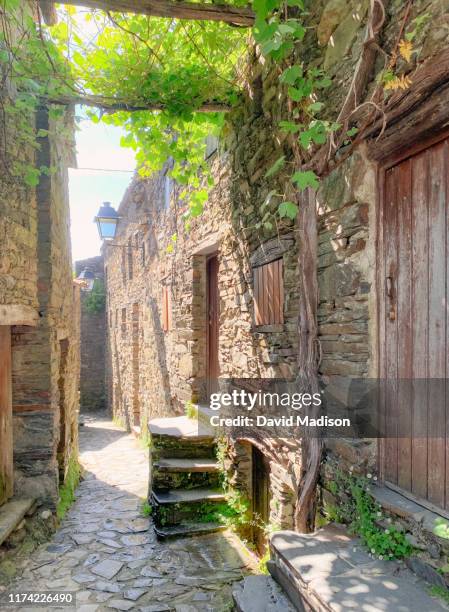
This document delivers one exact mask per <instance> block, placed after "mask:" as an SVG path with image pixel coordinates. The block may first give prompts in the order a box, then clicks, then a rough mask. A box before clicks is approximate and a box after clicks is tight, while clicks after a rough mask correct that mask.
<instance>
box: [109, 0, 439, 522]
mask: <svg viewBox="0 0 449 612" xmlns="http://www.w3.org/2000/svg"><path fill="white" fill-rule="evenodd" d="M309 5H310V6H309V9H310V13H309V23H308V25H309V26H310V28H309V29H308V30H307V35H306V38H305V41H304V43H303V45H304V46H303V49H302V53H303V54H304V57H305V58H306V59H307V61H309V62H312V63H313V65H314V66H316V67H318V68H323V69H324V70H325V71H326V73H327V74H328V75H329V76H330V77H331V78H332V80H333V88H332V96H331V97H330V96H329V97H328V98H327V103H326V109H325V114H326V113H327V115H328V116H329V118H332V119H335V118H336V115H337V114H338V111H339V109H340V107H341V105H342V103H343V100H344V98H345V96H346V93H347V90H348V88H349V87H350V83H351V79H352V78H353V75H354V71H355V67H356V64H357V61H358V60H359V58H360V55H361V50H362V46H363V41H364V37H365V26H364V24H365V23H366V16H367V12H368V9H369V2H368V1H366V2H365V1H363V2H356V1H353V2H349V3H348V2H344V1H343V0H333V1H332V2H324V1H322V2H314V3H309ZM444 7H445V3H444V2H441V1H440V0H435V1H434V2H431V3H430V5H429V4H426V3H425V2H424V1H423V2H416V3H413V7H412V9H411V13H410V16H409V21H411V20H412V19H414V18H415V17H416V16H418V15H421V14H422V13H423V12H429V11H430V13H431V14H433V15H434V16H437V17H438V16H441V19H440V20H438V23H439V24H440V25H439V27H436V28H430V27H429V26H428V25H427V26H425V27H424V28H423V29H422V30H421V31H420V32H419V34H418V35H417V37H416V38H415V39H414V48H415V49H416V54H414V55H413V58H412V62H411V67H410V68H411V70H413V69H414V68H415V66H416V63H417V61H419V62H423V61H426V60H428V59H429V58H431V57H432V56H433V55H434V54H435V53H436V52H437V51H438V50H439V49H441V48H442V47H443V46H444V45H447V39H448V36H449V29H448V27H447V23H446V21H447V20H445V19H444V18H443V17H442V16H443V14H444V10H445V9H444ZM406 10H407V3H406V2H403V1H397V2H393V3H389V4H388V6H387V13H386V24H385V27H384V35H383V41H382V44H383V46H384V48H385V49H386V50H387V52H391V51H392V50H393V49H394V45H395V41H396V40H397V37H398V33H399V28H400V27H401V25H400V24H401V22H402V18H403V17H404V14H405V11H406ZM380 60H381V58H380V57H379V62H378V63H377V64H376V66H375V70H374V73H373V78H372V81H371V83H370V84H369V87H368V91H367V94H366V95H367V96H368V95H369V93H370V92H371V91H372V89H373V87H374V84H375V77H376V74H377V73H378V72H379V71H381V70H382V67H383V65H382V62H381V61H380ZM398 61H399V67H401V64H400V61H401V60H398ZM249 74H250V78H249V79H248V82H247V84H246V90H245V98H244V101H243V103H242V104H241V105H239V106H238V107H237V108H235V109H234V110H233V111H232V112H230V113H228V115H227V123H226V126H225V129H224V133H223V137H222V142H221V144H220V151H219V153H218V154H216V155H215V156H214V157H213V158H212V159H211V160H210V163H212V164H213V169H214V175H215V187H214V188H213V189H212V191H211V194H210V197H209V202H208V204H207V207H206V211H205V213H204V215H203V216H202V217H201V219H199V220H196V221H194V222H193V223H192V227H191V229H190V231H189V232H188V233H186V232H185V231H184V229H183V223H182V219H181V217H182V212H183V204H182V202H180V201H179V199H178V198H177V190H176V187H174V188H173V189H172V196H171V200H170V202H167V201H164V194H165V193H166V192H167V189H166V186H165V184H164V182H165V181H166V180H167V179H166V177H165V176H164V173H161V174H160V175H158V176H156V177H153V178H152V179H149V180H139V179H138V178H137V177H136V179H135V180H134V181H133V183H132V185H131V187H130V188H129V190H128V192H127V194H126V196H125V198H124V200H123V201H122V203H121V205H120V209H119V214H120V215H121V220H120V223H119V229H118V236H117V242H119V243H121V244H123V245H127V246H128V247H133V248H129V249H128V250H127V249H118V248H115V249H114V248H108V247H106V249H107V250H106V252H105V265H106V267H107V271H108V272H107V276H108V287H107V289H108V305H107V309H108V331H109V340H110V342H109V349H110V355H109V359H110V376H111V389H112V395H111V398H110V401H111V406H112V409H113V413H114V414H115V415H116V416H117V417H119V418H122V419H123V420H125V421H127V423H128V424H129V425H133V424H136V423H140V424H141V426H142V427H145V423H146V420H147V419H148V418H152V417H155V416H162V415H171V414H179V413H181V412H183V410H184V407H185V405H186V403H187V402H189V401H193V402H198V401H199V402H200V401H201V400H202V399H204V376H205V373H206V334H205V330H206V305H205V304H206V259H207V257H208V256H209V255H211V254H214V253H216V254H217V256H218V261H219V273H218V293H219V302H220V307H219V311H220V315H219V367H220V376H222V377H227V376H239V377H250V378H258V377H276V376H280V377H288V376H289V375H292V376H294V375H295V373H296V371H297V365H296V363H297V362H296V360H297V342H298V340H297V331H296V329H297V316H298V304H299V300H300V299H301V296H300V295H299V292H298V266H297V255H298V254H297V227H296V224H295V223H293V222H285V221H281V222H279V219H276V223H275V222H274V220H273V219H271V223H262V216H263V215H265V213H266V212H267V210H272V211H273V212H274V211H275V210H276V208H277V206H278V204H279V199H277V198H276V197H271V198H269V194H270V192H271V193H272V192H273V190H275V191H276V192H280V193H284V192H285V193H286V196H287V199H288V196H289V195H291V193H290V192H291V189H292V187H291V184H290V182H289V177H288V175H286V174H284V173H283V172H282V171H281V173H280V174H279V175H278V176H276V177H275V178H273V177H270V178H266V172H267V170H268V169H269V168H270V167H271V166H272V164H273V163H274V162H275V161H276V159H278V158H279V157H280V155H282V154H283V155H285V156H286V158H287V160H289V159H291V152H290V151H289V148H288V146H287V143H286V136H285V134H282V133H281V132H280V131H279V129H278V123H279V121H280V120H281V119H283V118H284V113H283V104H284V99H283V96H282V93H281V92H280V91H279V88H278V76H277V72H276V71H275V70H273V69H272V66H271V65H270V62H268V61H266V60H264V59H263V58H261V57H260V56H259V55H258V53H257V51H256V50H255V51H254V54H253V56H252V57H251V58H250V70H249ZM325 99H326V98H325ZM373 146H374V147H375V146H376V145H373V144H372V143H370V142H368V143H363V144H362V145H360V146H358V147H357V148H356V149H355V151H354V152H353V153H352V155H351V156H350V157H349V158H348V159H347V160H346V161H344V162H343V163H341V164H340V165H339V166H338V167H337V168H336V169H335V170H334V171H333V172H331V173H330V174H329V175H328V176H327V177H326V178H325V179H324V180H323V181H322V184H321V187H320V189H319V191H318V193H317V211H318V224H319V253H318V281H319V312H318V322H319V339H320V344H321V351H322V359H321V364H320V374H321V376H322V377H323V378H326V377H330V376H349V377H366V376H375V375H376V374H377V364H376V310H375V308H376V296H375V291H374V287H375V282H374V281H375V278H374V274H375V255H376V254H375V238H376V231H375V225H376V198H377V186H376V172H377V164H376V163H375V161H374V160H373V157H374V156H373ZM267 198H269V201H268V202H267ZM264 203H265V206H263V212H261V207H262V205H263V204H264ZM174 233H176V234H177V235H178V239H177V241H176V242H175V243H172V242H171V236H172V235H173V234H174ZM273 241H278V242H279V243H281V244H284V245H285V247H286V248H285V249H284V250H283V252H282V259H283V268H284V269H283V279H284V323H283V324H282V325H278V326H268V327H267V328H265V329H262V328H258V327H256V326H255V325H254V298H253V291H254V286H253V273H252V268H253V265H254V263H253V262H254V261H257V260H258V258H259V256H260V253H261V252H262V253H263V252H264V249H265V250H269V249H270V248H271V245H272V244H273ZM169 245H172V247H173V250H172V252H171V253H167V247H168V246H169ZM165 287H168V289H169V295H170V309H169V310H170V317H169V318H170V323H169V325H168V330H166V329H164V327H166V325H165V321H164V320H163V317H162V315H163V299H165V298H164V291H165V289H164V288H165ZM234 442H235V443H234V444H231V448H230V451H229V463H228V468H229V471H230V476H231V479H232V480H233V481H235V482H236V483H240V486H241V488H242V489H246V490H247V491H248V492H250V491H249V489H250V488H251V484H250V482H251V477H250V474H251V461H250V454H249V453H248V449H247V448H246V447H245V446H244V444H245V443H246V442H244V441H242V442H239V441H234ZM252 442H253V443H254V444H255V445H257V446H258V447H259V449H260V450H261V451H262V452H264V453H265V454H266V456H267V457H268V459H269V465H270V493H271V503H270V509H271V510H270V520H271V521H272V522H273V523H276V524H281V525H282V526H284V527H288V526H290V527H291V526H292V520H293V519H292V517H293V508H294V503H295V499H296V495H297V487H298V483H299V477H300V472H301V454H300V449H299V446H298V444H297V443H296V442H294V441H290V442H288V443H286V442H283V441H279V442H277V443H267V442H266V441H259V440H253V441H252ZM337 464H338V465H339V467H340V469H342V470H343V471H347V470H349V469H350V468H351V469H352V470H355V472H359V473H366V472H371V473H375V470H376V469H377V442H375V441H370V440H366V441H358V442H353V441H351V440H334V441H329V442H328V443H327V445H326V459H325V465H324V468H323V471H322V479H321V484H322V486H323V487H324V488H326V487H327V483H328V482H330V481H331V480H332V473H333V472H332V470H333V466H335V465H337Z"/></svg>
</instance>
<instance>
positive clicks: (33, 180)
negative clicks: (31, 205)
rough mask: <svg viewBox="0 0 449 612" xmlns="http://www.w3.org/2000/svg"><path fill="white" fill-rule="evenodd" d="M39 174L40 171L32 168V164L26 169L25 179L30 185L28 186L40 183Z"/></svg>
mask: <svg viewBox="0 0 449 612" xmlns="http://www.w3.org/2000/svg"><path fill="white" fill-rule="evenodd" d="M39 176H40V172H39V170H38V169H37V168H32V167H31V166H28V167H27V168H26V170H25V175H24V177H23V180H24V181H25V183H26V184H27V185H28V187H36V186H37V185H38V184H39Z"/></svg>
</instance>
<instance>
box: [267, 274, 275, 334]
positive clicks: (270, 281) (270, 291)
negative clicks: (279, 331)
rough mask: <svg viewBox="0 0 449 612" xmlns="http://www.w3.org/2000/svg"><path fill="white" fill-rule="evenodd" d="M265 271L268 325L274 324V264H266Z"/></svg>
mask: <svg viewBox="0 0 449 612" xmlns="http://www.w3.org/2000/svg"><path fill="white" fill-rule="evenodd" d="M265 268H266V270H267V306H268V321H267V323H268V324H269V325H272V324H273V323H275V322H276V321H275V318H274V262H271V263H269V264H266V266H265Z"/></svg>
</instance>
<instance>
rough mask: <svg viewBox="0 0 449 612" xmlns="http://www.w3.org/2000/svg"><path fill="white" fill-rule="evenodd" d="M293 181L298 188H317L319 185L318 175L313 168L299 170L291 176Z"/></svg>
mask: <svg viewBox="0 0 449 612" xmlns="http://www.w3.org/2000/svg"><path fill="white" fill-rule="evenodd" d="M291 181H292V183H295V184H296V186H297V187H298V189H301V191H302V190H304V189H307V187H311V188H312V189H317V188H318V186H319V182H318V177H317V175H316V174H315V172H312V170H306V171H302V170H299V171H298V172H295V174H294V175H293V176H292V178H291Z"/></svg>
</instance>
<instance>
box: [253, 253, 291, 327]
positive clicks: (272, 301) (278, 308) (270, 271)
mask: <svg viewBox="0 0 449 612" xmlns="http://www.w3.org/2000/svg"><path fill="white" fill-rule="evenodd" d="M253 279H254V324H255V325H279V324H282V323H283V322H284V283H283V278H282V259H276V261H271V262H270V263H267V264H264V265H262V266H258V267H257V268H254V270H253Z"/></svg>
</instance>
